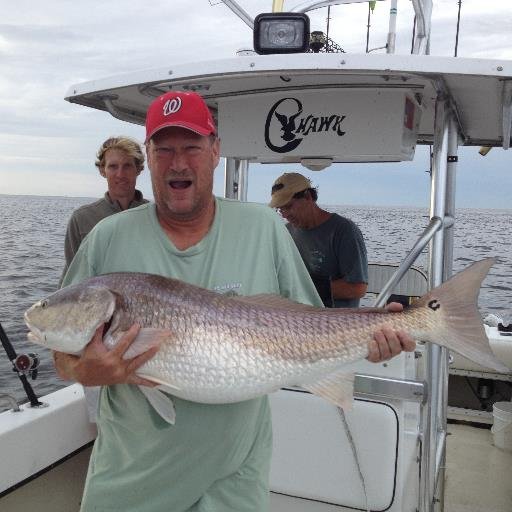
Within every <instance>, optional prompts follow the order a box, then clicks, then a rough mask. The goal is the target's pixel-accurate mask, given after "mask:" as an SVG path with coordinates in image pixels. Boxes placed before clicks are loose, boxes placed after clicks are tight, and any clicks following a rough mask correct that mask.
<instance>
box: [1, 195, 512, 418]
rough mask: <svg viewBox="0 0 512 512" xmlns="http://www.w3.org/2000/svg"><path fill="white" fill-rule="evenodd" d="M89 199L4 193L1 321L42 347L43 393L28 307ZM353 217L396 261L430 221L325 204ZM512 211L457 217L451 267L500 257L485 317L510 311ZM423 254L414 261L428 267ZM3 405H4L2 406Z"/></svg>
mask: <svg viewBox="0 0 512 512" xmlns="http://www.w3.org/2000/svg"><path fill="white" fill-rule="evenodd" d="M91 201H92V199H91V198H76V197H41V196H8V195H0V322H1V323H2V325H3V327H4V330H5V331H6V333H7V335H8V336H9V338H10V340H11V342H12V343H13V345H14V347H15V350H16V351H17V352H18V353H23V352H37V353H38V355H39V358H40V360H41V363H40V369H39V375H38V377H37V379H36V380H35V381H33V382H32V384H33V387H34V389H35V392H36V394H38V395H39V396H40V395H44V394H47V393H49V392H51V391H54V390H56V389H58V388H59V387H61V386H62V385H64V384H65V383H64V382H62V381H60V380H59V379H58V378H57V377H56V375H55V373H54V370H53V364H52V361H51V356H50V353H49V351H47V350H45V349H43V348H41V347H36V346H35V345H32V344H30V343H28V342H27V341H26V332H27V329H26V327H25V324H24V323H23V312H24V311H25V310H26V309H27V308H28V307H29V306H30V305H31V304H33V303H34V302H35V301H37V300H39V299H41V298H42V297H44V296H46V295H48V294H49V293H51V292H53V291H55V290H56V289H57V286H58V281H59V278H60V275H61V272H62V268H63V265H64V254H63V246H64V235H65V231H66V225H67V221H68V219H69V216H70V215H71V213H72V211H73V209H75V208H77V207H78V206H81V205H82V204H85V203H88V202H91ZM326 208H327V209H328V210H330V211H336V212H337V213H340V214H341V215H344V216H346V217H349V218H351V219H352V220H353V221H354V222H356V223H357V224H358V225H359V227H360V228H361V231H362V232H363V235H364V237H365V240H366V245H367V249H368V259H369V261H380V262H390V263H397V262H399V261H400V260H401V259H403V257H404V256H405V255H406V254H407V252H408V251H409V250H410V248H411V247H412V246H413V245H414V243H415V241H416V239H417V237H418V236H419V235H420V234H421V233H422V231H423V229H424V228H425V227H426V226H427V224H428V220H429V219H428V211H427V210H426V209H425V208H398V207H375V206H346V207H345V206H327V207H326ZM511 226H512V210H469V209H461V210H458V211H457V214H456V227H455V246H454V270H455V271H458V270H461V269H462V268H464V267H466V266H467V265H468V264H469V263H471V262H473V261H476V260H479V259H482V258H485V257H488V256H495V257H497V258H498V262H497V263H496V265H494V266H493V267H492V268H491V271H490V274H489V276H488V277H487V278H486V280H485V281H484V284H483V287H482V289H481V292H480V299H479V308H480V311H481V313H482V314H486V313H495V314H498V315H500V316H502V317H504V318H505V319H510V318H511V316H512V294H511V292H512V247H511V245H512V233H511V232H510V227H511ZM426 264H427V254H426V251H425V252H424V253H422V254H421V255H420V257H419V258H418V260H417V262H416V265H417V266H420V267H423V268H425V267H426ZM0 393H10V394H12V395H14V396H15V397H16V398H17V400H18V401H20V400H22V399H23V397H24V392H23V389H22V387H21V383H20V381H19V379H18V378H17V377H16V375H15V374H14V373H13V372H12V370H11V365H10V362H9V361H8V359H7V356H6V355H5V353H4V352H3V350H2V349H1V348H0ZM3 405H4V404H3V403H0V410H2V408H3Z"/></svg>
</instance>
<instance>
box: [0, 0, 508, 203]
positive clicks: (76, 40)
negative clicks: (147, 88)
mask: <svg viewBox="0 0 512 512" xmlns="http://www.w3.org/2000/svg"><path fill="white" fill-rule="evenodd" d="M301 2H302V0H287V1H286V2H285V6H287V7H292V6H294V5H297V4H298V3H301ZM214 4H216V5H214ZM240 4H241V5H242V7H243V8H244V9H245V10H246V11H247V12H249V14H250V15H252V16H255V15H256V14H257V13H258V12H259V10H266V11H269V10H270V9H271V1H270V0H268V1H266V2H261V1H259V0H240ZM398 8H399V11H398V37H397V51H401V52H405V53H408V51H409V50H410V40H411V23H412V16H413V12H412V8H411V2H399V5H398ZM461 12H462V15H461V33H460V39H459V55H461V56H472V57H486V58H489V57H493V58H499V59H503V58H512V45H511V44H510V32H509V27H510V26H512V2H494V3H492V4H489V3H488V2H481V1H480V0H464V1H463V4H462V11H461ZM388 13H389V2H379V3H378V4H377V7H376V9H375V13H374V14H373V15H372V17H371V27H370V47H371V48H374V47H377V46H382V45H383V44H385V42H386V37H387V30H388ZM326 14H327V12H326V10H325V9H322V10H317V11H315V12H313V13H312V14H311V19H312V28H313V29H325V26H326ZM367 14H368V10H367V4H357V5H340V6H335V7H332V8H331V18H332V19H331V20H330V31H331V32H330V35H331V37H332V38H333V39H334V40H335V41H336V42H338V43H339V44H340V45H341V46H342V47H344V48H345V49H346V50H347V51H350V52H359V53H361V52H364V49H365V46H366V24H367ZM456 16H457V2H455V1H454V0H437V1H436V2H435V9H434V15H433V18H434V20H433V29H432V42H431V47H432V53H433V54H436V55H452V54H453V47H454V42H455V28H456ZM251 44H252V34H251V31H250V30H249V28H248V27H247V26H246V25H245V24H244V23H243V22H242V21H241V20H239V19H238V18H237V17H236V16H235V15H234V14H233V13H232V12H231V11H230V10H229V9H228V8H227V7H226V6H225V5H223V4H221V3H220V2H217V1H214V0H211V1H210V2H209V1H208V0H195V1H194V2H191V1H190V0H173V1H172V2H170V1H168V0H153V1H152V2H148V3H144V2H126V1H124V0H122V1H121V0H102V1H100V0H91V1H90V2H87V3H86V4H83V3H81V4H77V3H71V2H69V1H68V0H47V1H45V2H35V3H34V2H33V1H32V0H17V1H16V2H11V3H10V4H9V8H8V9H4V10H3V11H2V21H1V24H0V60H1V65H2V73H1V74H0V135H1V136H0V166H1V169H2V172H1V174H0V193H1V192H8V193H21V192H20V191H25V192H23V193H28V192H26V191H27V190H30V192H29V193H36V194H37V193H39V194H46V193H48V191H54V192H53V193H56V192H60V193H63V194H68V195H75V194H76V195H100V191H102V190H103V187H104V182H103V181H102V180H99V179H98V176H97V173H96V172H95V169H94V167H93V165H92V161H93V158H94V155H95V153H96V150H97V147H98V146H99V144H100V143H101V142H102V141H103V140H104V139H106V138H107V137H109V136H111V135H120V134H126V135H130V136H133V137H135V138H137V139H138V140H141V139H142V138H143V128H142V127H140V126H134V125H130V124H128V123H124V122H121V121H118V120H116V119H114V118H112V117H111V116H110V115H108V114H106V113H105V112H100V111H95V110H92V109H87V108H84V107H81V106H78V105H74V104H69V103H68V102H66V101H64V99H63V98H64V95H65V93H66V91H67V89H68V87H69V86H70V85H72V84H75V83H81V82H85V81H91V80H96V79H100V78H104V77H108V76H112V75H117V74H121V73H129V72H134V71H140V70H141V69H148V68H162V67H164V68H165V67H166V66H168V67H169V69H171V68H172V66H175V65H176V64H179V63H184V62H197V61H202V60H208V59H211V58H227V57H232V56H234V54H235V51H236V50H237V49H239V48H242V47H247V46H251ZM378 51H379V52H381V53H383V51H384V50H378ZM493 154H494V155H497V154H498V153H497V152H495V151H494V150H493V152H491V154H490V155H491V158H492V159H494V158H495V156H492V155H493ZM500 155H501V156H500V158H496V163H495V168H494V170H493V172H497V171H498V169H501V168H503V167H504V166H505V165H506V166H508V167H510V166H511V162H510V157H509V154H507V153H505V154H503V152H501V154H500ZM424 159H425V157H424V156H422V157H420V160H419V161H418V162H419V163H418V165H417V167H414V168H411V173H418V176H419V178H417V179H420V180H421V179H423V178H424V175H423V174H422V173H421V170H419V167H421V165H423V166H425V165H427V163H428V162H425V161H424ZM420 163H421V165H419V164H420ZM481 164H482V162H479V161H478V159H476V160H475V157H474V156H473V157H472V158H471V159H470V160H469V161H468V163H467V165H473V166H480V165H481ZM363 168H364V166H361V167H360V173H363V174H364V173H373V174H368V176H370V175H371V176H374V178H375V179H376V180H381V179H382V178H381V176H382V175H383V172H382V169H380V172H377V171H376V170H375V167H371V166H370V167H367V168H365V169H363ZM271 169H272V168H266V170H260V171H259V172H256V171H254V172H253V171H251V173H250V183H251V190H250V199H252V200H257V201H262V202H265V201H266V200H267V192H268V185H269V181H270V183H271V181H272V176H274V174H275V176H277V173H278V172H279V171H278V170H275V171H272V170H271ZM385 173H386V175H387V176H388V178H389V176H390V175H391V173H392V171H390V170H389V168H387V169H386V171H385ZM388 173H389V174H388ZM221 174H222V173H220V172H219V171H217V173H216V175H217V176H216V185H215V186H216V191H217V192H219V191H220V192H222V188H223V187H222V176H221ZM356 174H357V173H356ZM360 175H362V174H360ZM490 175H492V172H490V173H488V174H487V176H490ZM327 176H328V175H327ZM349 176H350V178H351V180H348V177H349ZM345 178H347V180H348V181H347V180H346V181H345V182H343V184H344V186H345V187H347V189H349V190H350V191H351V193H353V194H354V196H353V197H352V198H351V197H347V198H344V200H346V201H359V197H358V195H357V194H358V193H359V192H360V188H361V187H360V185H359V184H358V177H357V175H354V176H352V171H350V172H348V173H345ZM403 179H404V180H406V181H407V180H409V177H408V175H406V176H404V177H403ZM349 181H350V183H353V185H350V184H349ZM141 183H142V185H141V186H143V187H145V190H147V193H148V194H149V193H150V190H151V187H150V183H149V176H148V175H147V174H146V176H144V177H142V178H141ZM412 188H413V185H411V189H412ZM468 190H469V189H468ZM484 190H485V186H484ZM468 193H469V192H468ZM252 194H256V195H252ZM390 194H391V195H392V190H390ZM395 195H396V194H395ZM409 197H410V198H413V197H416V196H415V195H414V194H412V193H411V194H410V196H409ZM333 199H334V198H333ZM398 199H399V198H397V199H396V200H398ZM411 200H412V199H411ZM488 201H491V203H492V202H494V199H490V200H489V199H488ZM359 202H360V201H359Z"/></svg>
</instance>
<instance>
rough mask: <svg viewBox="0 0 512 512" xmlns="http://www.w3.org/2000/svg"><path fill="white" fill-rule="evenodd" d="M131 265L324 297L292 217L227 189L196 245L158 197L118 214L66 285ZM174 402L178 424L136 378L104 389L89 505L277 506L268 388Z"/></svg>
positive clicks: (175, 510)
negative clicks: (169, 219) (163, 221)
mask: <svg viewBox="0 0 512 512" xmlns="http://www.w3.org/2000/svg"><path fill="white" fill-rule="evenodd" d="M120 271H128V272H150V273H154V274H160V275H164V276H169V277H174V278H178V279H182V280H184V281H187V282H189V283H193V284H196V285H199V286H202V287H204V288H209V289H212V290H217V291H219V292H220V293H237V294H239V295H254V294H258V293H276V294H280V295H283V296H285V297H290V298H292V299H293V300H295V301H297V302H303V303H310V304H315V305H321V301H320V299H319V297H318V295H317V293H316V290H315V288H314V286H313V284H312V282H311V280H310V278H309V275H308V273H307V270H306V268H305V266H304V264H303V262H302V259H301V257H300V255H299V253H298V251H297V249H296V247H295V244H294V243H293V240H292V239H291V237H290V236H289V234H288V232H287V230H286V228H285V227H284V224H283V223H282V221H281V219H280V218H279V217H278V216H277V215H276V214H275V212H273V210H271V209H270V208H268V207H266V206H262V205H256V204H249V203H239V202H236V201H230V200H226V199H220V198H216V211H215V219H214V222H213V224H212V227H211V228H210V231H209V232H208V234H207V235H206V236H205V237H204V238H203V240H201V241H200V242H199V243H198V244H196V245H195V246H193V247H190V248H189V249H186V250H184V251H180V250H178V249H176V247H174V245H173V244H172V243H171V242H170V240H169V239H168V237H167V236H166V235H165V233H164V232H163V230H162V229H161V227H160V225H159V223H158V220H157V217H156V209H155V205H154V204H147V205H143V206H141V207H139V208H136V209H132V210H127V211H125V212H123V213H120V214H118V215H115V216H112V217H108V218H106V219H105V220H103V221H101V222H100V223H99V224H98V225H97V226H96V228H95V229H94V230H93V231H92V232H91V233H90V234H89V235H88V236H87V238H86V239H85V240H84V241H83V242H82V245H81V246H80V249H79V251H78V253H77V255H76V256H75V258H74V260H73V263H72V264H71V266H70V268H69V271H68V273H67V274H66V276H65V279H64V283H63V284H64V285H68V284H71V283H76V282H79V281H82V280H83V279H85V278H86V277H89V276H92V275H98V274H104V273H107V272H120ZM173 400H174V403H175V408H176V424H175V425H169V424H167V423H165V422H164V421H163V420H162V419H161V418H160V416H159V415H158V414H157V413H156V412H155V411H154V410H153V408H152V407H151V405H150V404H149V403H148V402H147V400H146V399H145V397H144V396H143V395H142V393H141V392H140V391H139V389H138V388H137V387H136V386H131V385H117V386H108V387H104V388H103V390H102V393H101V398H100V404H99V414H98V438H97V440H96V443H95V446H94V450H93V454H92V457H91V462H90V466H89V472H88V475H87V481H86V486H85V491H84V498H83V502H82V512H89V511H93V510H94V511H96V510H97V511H114V510H115V511H123V512H130V511H133V512H164V511H172V512H181V511H188V512H192V511H194V512H199V511H201V512H203V511H204V512H206V511H208V512H228V511H233V512H235V511H236V512H243V511H247V512H249V511H250V512H262V511H264V510H266V508H267V502H268V471H269V464H270V455H271V447H272V429H271V424H270V411H269V405H268V400H267V398H266V397H262V398H256V399H253V400H248V401H245V402H239V403H234V404H222V405H206V404H198V403H194V402H188V401H185V400H180V399H178V398H176V397H175V398H174V399H173Z"/></svg>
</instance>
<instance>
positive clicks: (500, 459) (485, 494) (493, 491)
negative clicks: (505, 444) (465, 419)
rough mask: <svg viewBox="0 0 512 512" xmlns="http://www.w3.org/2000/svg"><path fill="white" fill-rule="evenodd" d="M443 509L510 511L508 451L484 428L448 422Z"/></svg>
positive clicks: (511, 455) (511, 490) (511, 466)
mask: <svg viewBox="0 0 512 512" xmlns="http://www.w3.org/2000/svg"><path fill="white" fill-rule="evenodd" d="M448 432H449V434H450V435H448V439H447V442H446V444H447V448H446V477H445V478H446V487H445V504H444V512H511V511H512V472H511V469H512V451H506V450H502V449H500V448H496V447H495V446H493V445H492V441H493V435H492V433H491V431H490V430H489V429H488V428H476V427H472V426H468V425H463V424H448Z"/></svg>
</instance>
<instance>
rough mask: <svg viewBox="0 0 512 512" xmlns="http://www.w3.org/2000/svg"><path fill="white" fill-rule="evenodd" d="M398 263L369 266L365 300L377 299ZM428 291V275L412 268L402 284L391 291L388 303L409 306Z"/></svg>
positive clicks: (372, 264) (370, 264)
mask: <svg viewBox="0 0 512 512" xmlns="http://www.w3.org/2000/svg"><path fill="white" fill-rule="evenodd" d="M398 266H399V265H398V264H396V263H369V264H368V288H367V290H366V297H365V299H366V300H367V301H368V300H369V299H370V298H375V297H376V296H377V295H378V294H379V293H380V292H381V290H382V289H383V288H384V286H385V284H386V283H387V282H388V281H389V280H390V279H391V276H392V275H393V274H394V273H395V272H396V270H397V269H398ZM427 290H428V280H427V274H426V273H425V272H424V271H423V270H421V269H420V268H418V267H411V268H410V269H409V270H407V272H406V273H405V275H404V276H403V277H402V279H401V280H400V282H399V283H398V284H397V285H396V286H395V287H394V288H393V290H391V295H390V297H389V299H388V302H391V301H393V302H400V303H402V304H403V305H404V306H408V305H409V304H410V303H411V301H412V300H413V299H415V298H417V297H421V296H422V295H424V294H425V293H426V292H427Z"/></svg>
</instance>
